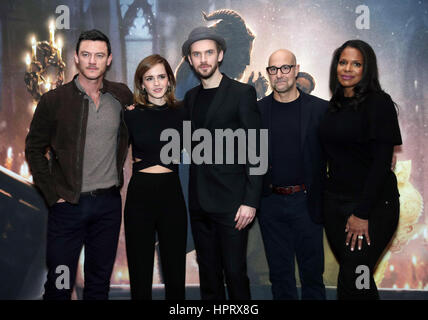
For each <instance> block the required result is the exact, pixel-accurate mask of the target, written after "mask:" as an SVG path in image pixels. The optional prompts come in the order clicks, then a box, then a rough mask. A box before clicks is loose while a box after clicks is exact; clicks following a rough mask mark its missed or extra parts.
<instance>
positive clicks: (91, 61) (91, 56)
mask: <svg viewBox="0 0 428 320" xmlns="http://www.w3.org/2000/svg"><path fill="white" fill-rule="evenodd" d="M89 63H90V64H95V63H96V62H95V55H94V54H91V55H90V56H89Z"/></svg>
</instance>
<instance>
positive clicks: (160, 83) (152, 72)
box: [142, 63, 169, 105]
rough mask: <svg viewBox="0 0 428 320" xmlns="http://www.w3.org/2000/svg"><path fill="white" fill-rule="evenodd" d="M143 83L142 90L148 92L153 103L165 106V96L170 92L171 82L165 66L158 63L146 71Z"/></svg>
mask: <svg viewBox="0 0 428 320" xmlns="http://www.w3.org/2000/svg"><path fill="white" fill-rule="evenodd" d="M142 83H143V84H142V89H145V90H146V92H147V96H148V99H149V101H150V102H151V103H153V104H156V105H163V104H164V103H165V101H166V100H165V94H166V92H167V90H168V86H169V80H168V74H167V73H166V70H165V66H164V65H163V64H162V63H158V64H156V65H154V66H153V67H151V68H150V69H149V70H148V71H146V73H145V74H144V75H143V81H142Z"/></svg>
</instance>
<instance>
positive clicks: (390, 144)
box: [346, 95, 401, 250]
mask: <svg viewBox="0 0 428 320" xmlns="http://www.w3.org/2000/svg"><path fill="white" fill-rule="evenodd" d="M372 102H373V103H371V104H370V105H368V110H369V112H368V117H367V121H368V124H369V125H368V138H369V141H370V153H371V156H372V162H371V165H370V168H369V172H368V175H367V179H366V181H365V185H364V189H363V193H362V197H361V201H360V203H359V204H358V206H357V207H356V209H355V211H354V213H353V214H352V215H351V216H350V217H349V219H348V222H347V225H346V231H347V232H348V231H349V232H348V236H347V239H346V244H347V245H348V244H349V241H350V240H351V242H352V243H351V250H353V248H354V245H355V242H356V235H359V236H360V238H359V239H358V248H359V249H360V248H361V244H362V238H361V236H365V237H366V239H367V243H368V244H369V245H370V238H369V234H368V224H369V216H370V211H371V210H372V208H373V207H374V206H375V205H376V202H377V201H379V199H380V197H381V192H382V188H383V187H384V184H385V181H386V179H387V177H388V175H390V174H391V161H392V157H393V151H394V145H399V144H401V134H400V128H399V125H398V119H397V113H396V111H395V106H394V104H393V102H392V100H391V98H390V97H389V96H386V95H383V96H378V97H376V99H374V101H372ZM352 235H354V236H353V237H352ZM351 237H352V239H351Z"/></svg>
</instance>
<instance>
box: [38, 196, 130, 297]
mask: <svg viewBox="0 0 428 320" xmlns="http://www.w3.org/2000/svg"><path fill="white" fill-rule="evenodd" d="M121 222H122V200H121V198H120V192H119V189H118V188H117V189H115V190H112V191H111V192H109V193H106V194H102V195H97V196H92V195H82V196H81V197H80V199H79V203H78V204H71V203H68V202H62V203H56V204H54V205H53V206H52V207H50V209H49V216H48V233H47V251H46V262H47V267H48V275H47V281H46V283H45V293H44V295H43V299H44V300H69V299H71V293H72V290H73V286H74V283H75V279H76V270H77V263H78V260H79V256H80V252H81V250H82V247H83V246H85V263H84V274H85V276H84V278H85V287H84V290H83V299H84V300H106V299H108V293H109V289H110V277H111V273H112V271H113V264H114V260H115V257H116V250H117V243H118V240H119V231H120V224H121Z"/></svg>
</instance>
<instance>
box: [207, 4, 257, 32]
mask: <svg viewBox="0 0 428 320" xmlns="http://www.w3.org/2000/svg"><path fill="white" fill-rule="evenodd" d="M202 15H203V17H204V19H205V20H206V21H211V20H217V19H222V20H223V21H225V22H227V23H236V24H238V25H239V26H240V29H242V30H243V31H244V32H245V33H247V34H248V36H249V38H250V39H254V38H255V36H254V35H253V33H252V32H251V30H250V29H249V28H247V26H246V24H245V21H244V19H242V17H241V16H240V15H239V13H237V12H236V11H234V10H230V9H220V10H216V11H213V12H212V13H210V14H206V13H205V12H202Z"/></svg>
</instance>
